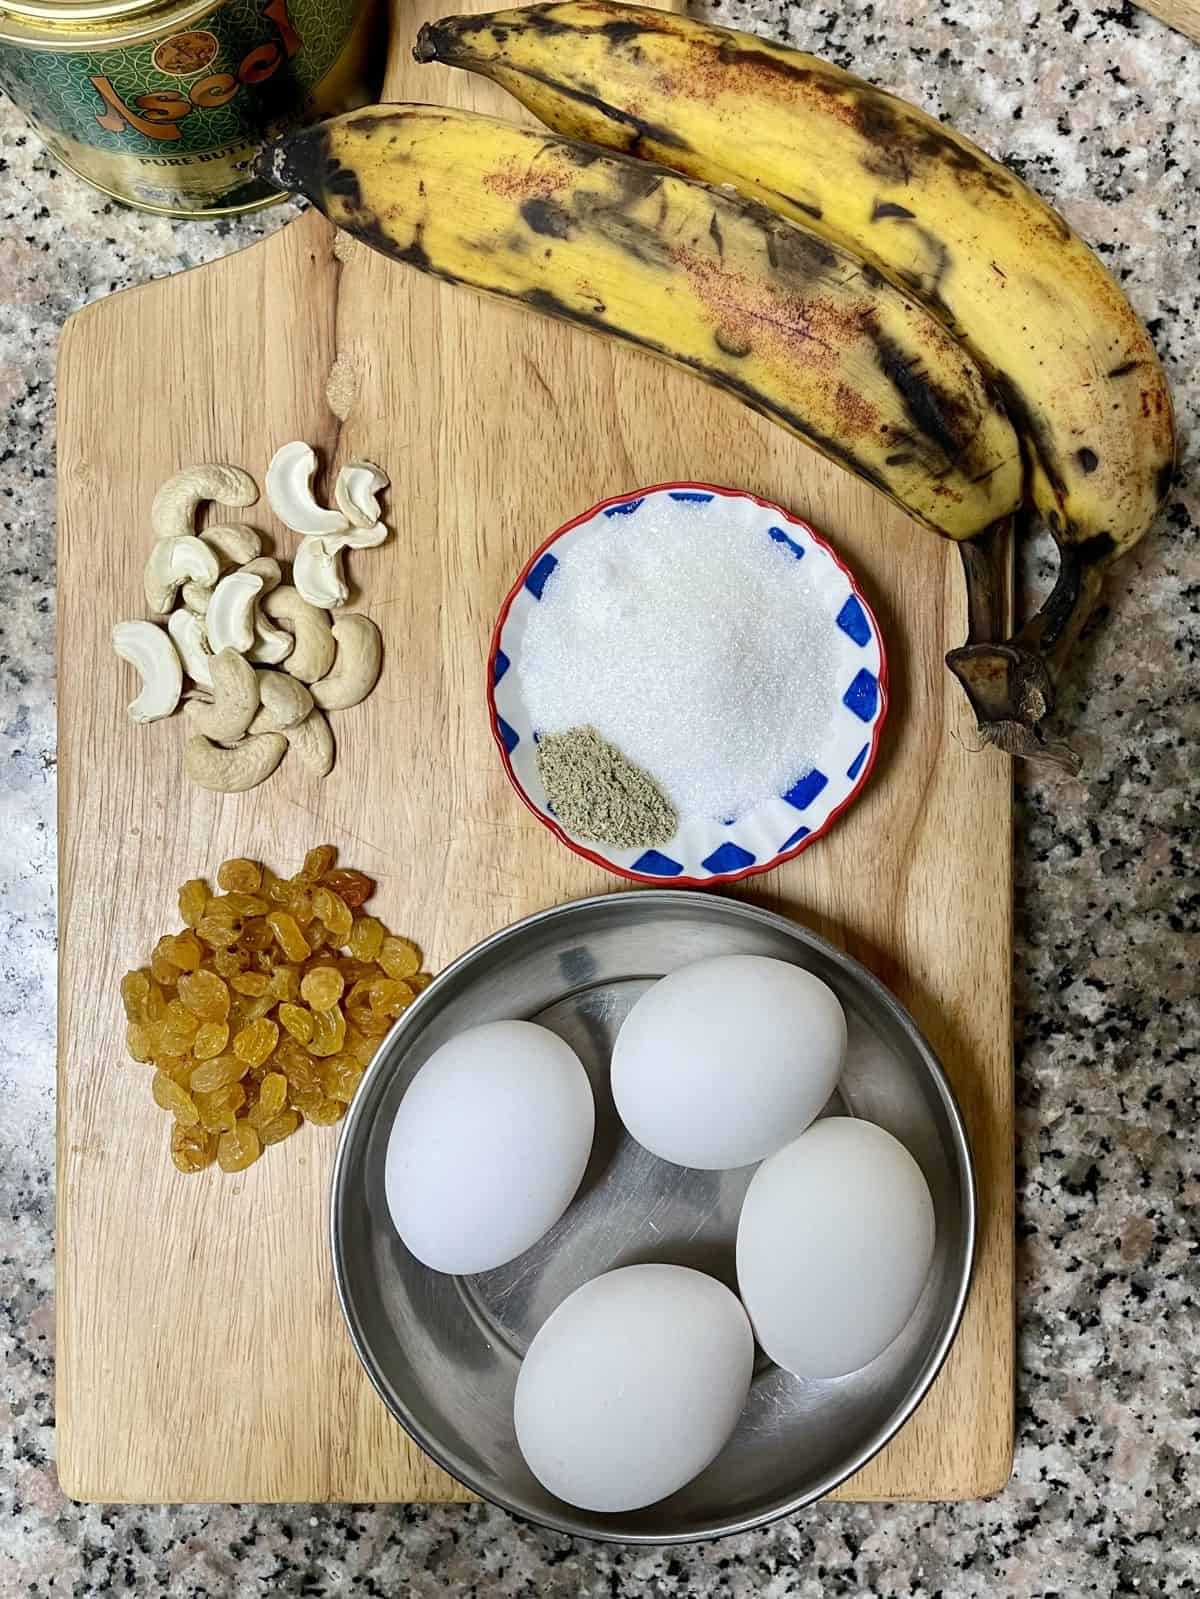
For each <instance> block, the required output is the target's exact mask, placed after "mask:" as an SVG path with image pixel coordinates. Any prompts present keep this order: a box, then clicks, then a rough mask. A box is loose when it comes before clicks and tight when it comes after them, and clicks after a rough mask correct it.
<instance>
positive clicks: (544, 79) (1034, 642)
mask: <svg viewBox="0 0 1200 1599" xmlns="http://www.w3.org/2000/svg"><path fill="white" fill-rule="evenodd" d="M414 53H415V55H416V57H417V59H418V60H419V61H433V60H437V61H442V62H446V63H448V64H449V65H452V66H459V67H465V68H467V69H469V70H471V71H474V72H479V73H482V74H483V75H484V76H486V77H489V78H492V79H494V80H495V81H496V82H497V83H499V84H500V85H502V86H503V87H504V88H505V89H507V90H509V92H510V93H512V94H513V95H515V96H516V98H517V99H518V100H520V101H521V103H522V104H523V105H525V106H527V107H528V108H529V109H530V110H531V111H532V112H533V113H534V114H535V115H536V116H537V117H539V118H540V119H541V120H542V121H543V122H545V123H547V124H548V125H549V126H550V127H551V128H553V129H554V130H555V131H556V132H558V133H562V134H565V135H567V136H569V137H571V138H578V139H586V140H588V141H590V142H591V143H594V144H598V145H603V146H605V147H606V148H609V149H613V150H622V151H627V152H629V153H631V154H633V155H637V156H641V157H647V158H649V159H651V160H654V161H657V162H660V163H662V164H663V165H665V166H668V167H671V168H673V169H675V170H676V171H678V172H682V173H687V174H688V175H690V176H691V177H694V178H699V179H702V180H704V181H706V182H709V183H717V184H731V185H733V186H734V187H735V188H737V189H738V190H740V191H741V192H742V193H743V194H744V195H747V196H749V197H751V198H754V199H757V200H760V201H762V202H763V203H764V204H765V205H767V206H769V207H770V208H771V210H772V211H775V212H776V213H778V214H779V215H781V216H784V217H788V218H790V219H791V220H793V221H794V222H797V223H801V224H803V225H805V226H806V227H807V228H809V229H811V230H813V231H815V232H816V233H818V234H820V235H821V236H822V237H824V238H826V239H827V240H829V241H830V242H831V243H833V244H836V245H838V246H840V247H841V248H843V249H846V250H849V251H850V252H851V253H853V254H854V255H857V256H858V257H860V258H861V259H862V260H864V261H866V262H869V263H870V264H871V265H873V266H874V267H875V268H876V269H877V270H878V271H879V272H881V273H882V274H884V275H885V276H886V277H887V278H888V279H889V280H890V281H891V282H892V283H895V284H898V285H900V286H902V287H904V288H905V289H907V290H908V291H909V292H910V293H912V294H914V295H916V296H917V298H918V299H920V300H921V301H922V303H923V304H925V305H926V306H927V307H928V308H929V309H930V311H931V312H932V313H933V314H934V315H935V316H936V317H937V318H938V319H939V320H940V321H941V322H942V324H943V325H944V326H945V327H946V328H948V329H949V330H950V331H951V332H952V333H953V334H954V335H955V337H956V338H959V339H961V340H962V342H963V343H964V345H965V346H966V348H967V349H969V350H970V352H971V353H972V355H973V356H974V357H975V359H976V360H977V361H978V362H979V364H980V366H981V367H982V368H983V370H984V371H985V372H986V373H987V374H988V376H989V378H990V379H991V381H992V383H993V384H994V386H995V387H996V389H997V390H998V392H999V393H1000V395H1001V397H1002V399H1003V401H1004V404H1005V407H1006V409H1007V411H1008V413H1009V415H1010V416H1011V418H1012V420H1013V424H1014V426H1015V428H1016V431H1017V434H1018V436H1019V437H1020V439H1021V443H1022V448H1023V450H1024V452H1025V455H1026V458H1027V464H1028V473H1029V493H1030V498H1031V499H1032V502H1033V505H1034V506H1035V507H1036V509H1037V510H1038V511H1039V512H1040V513H1041V514H1042V516H1043V517H1044V518H1045V520H1046V522H1047V523H1048V525H1049V528H1050V530H1051V532H1052V533H1053V535H1054V537H1055V540H1056V542H1057V543H1058V546H1059V550H1060V569H1059V576H1058V581H1057V583H1056V584H1055V587H1054V590H1053V592H1052V594H1051V595H1050V596H1049V598H1048V599H1047V601H1046V604H1045V605H1044V606H1043V608H1042V610H1041V611H1040V612H1039V613H1038V614H1037V615H1036V616H1035V617H1034V618H1032V619H1031V621H1030V622H1029V623H1028V624H1027V625H1026V626H1025V628H1023V629H1022V631H1021V632H1020V633H1019V634H1018V635H1017V637H1016V638H1014V639H1012V640H1010V641H1009V642H1008V643H1005V644H1000V643H997V642H995V633H993V634H992V635H991V636H990V637H986V638H981V637H980V629H984V630H986V628H987V627H988V626H989V625H990V624H991V622H992V621H994V619H995V617H996V616H997V615H998V613H999V610H1000V606H999V602H998V595H997V594H996V593H995V592H992V591H991V588H990V585H992V584H994V581H995V579H994V573H993V571H992V568H991V564H990V561H989V559H988V557H987V554H986V552H985V551H982V550H980V551H974V550H971V551H964V560H965V565H966V567H967V576H968V584H969V587H970V588H971V589H972V596H971V602H972V603H971V612H972V619H973V625H972V630H971V640H970V642H969V644H968V646H967V647H966V648H965V649H963V650H957V651H953V652H952V653H951V655H950V657H948V660H949V662H950V665H951V667H952V668H953V670H954V671H955V672H956V673H957V674H958V676H959V677H960V679H961V680H962V681H963V684H964V686H965V688H966V689H967V692H968V694H969V696H970V697H971V700H972V703H973V705H974V707H975V710H976V713H977V715H978V717H979V721H980V725H981V731H983V732H984V733H985V734H987V735H988V736H989V737H990V738H991V739H992V741H993V742H995V743H997V744H999V745H1001V746H1002V747H1004V748H1008V749H1012V750H1013V751H1014V752H1024V753H1032V752H1034V751H1035V750H1036V748H1037V745H1036V740H1035V739H1034V738H1031V736H1030V733H1031V730H1035V729H1036V727H1037V724H1038V722H1039V721H1040V720H1041V718H1042V716H1043V715H1044V714H1045V713H1046V712H1047V711H1048V710H1049V709H1050V708H1051V706H1052V704H1053V697H1054V679H1055V677H1056V675H1057V673H1058V671H1059V669H1060V668H1061V666H1062V664H1063V662H1064V660H1065V658H1066V656H1067V655H1068V654H1069V653H1070V650H1071V648H1072V646H1073V644H1074V642H1075V640H1076V638H1077V637H1078V634H1079V630H1080V628H1081V627H1082V625H1083V623H1084V621H1085V620H1086V617H1087V614H1088V612H1089V611H1090V610H1091V608H1092V606H1093V605H1094V604H1095V601H1096V598H1097V596H1098V594H1099V591H1100V586H1101V582H1102V574H1103V570H1104V568H1105V567H1107V566H1108V565H1109V563H1110V562H1111V561H1113V560H1115V559H1116V557H1117V556H1119V555H1121V554H1123V553H1125V552H1126V551H1127V550H1129V549H1130V548H1131V547H1132V546H1133V545H1134V544H1135V543H1136V542H1137V541H1138V540H1139V539H1140V538H1141V537H1142V535H1143V534H1144V533H1145V532H1146V531H1147V530H1148V528H1149V527H1150V525H1151V523H1152V522H1153V520H1154V517H1155V514H1156V512H1157V510H1158V508H1159V506H1160V504H1161V502H1162V500H1163V497H1164V496H1165V494H1166V492H1167V489H1168V487H1169V485H1170V482H1171V477H1172V473H1173V468H1174V460H1175V431H1174V421H1173V417H1172V412H1171V401H1170V396H1169V394H1168V391H1167V386H1166V380H1165V378H1164V376H1163V372H1162V369H1161V367H1160V365H1159V362H1158V358H1157V356H1156V355H1155V353H1154V349H1153V346H1152V345H1151V342H1150V338H1149V335H1148V334H1147V332H1146V330H1145V328H1144V327H1143V326H1142V324H1141V322H1140V321H1139V320H1138V318H1137V316H1136V314H1135V313H1134V311H1133V309H1132V308H1131V306H1130V305H1129V303H1128V301H1127V300H1126V299H1125V296H1124V295H1123V294H1122V292H1121V290H1120V289H1119V288H1118V286H1117V284H1116V283H1115V282H1114V281H1113V279H1112V278H1111V277H1110V276H1109V275H1108V273H1107V272H1106V271H1105V270H1104V268H1103V266H1101V264H1100V262H1099V261H1098V260H1097V258H1096V257H1095V256H1094V255H1093V254H1092V253H1091V251H1090V250H1089V249H1088V248H1087V246H1086V245H1085V244H1084V243H1083V241H1082V240H1081V239H1080V238H1079V237H1078V236H1077V235H1076V234H1075V233H1073V232H1072V230H1071V229H1070V228H1069V227H1068V226H1067V224H1066V222H1064V221H1063V219H1062V218H1061V217H1060V216H1059V215H1058V213H1057V212H1056V211H1054V210H1052V209H1051V207H1050V206H1048V205H1047V204H1046V203H1045V202H1044V201H1042V200H1040V199H1039V198H1038V197H1037V196H1036V195H1035V194H1033V193H1032V191H1031V190H1029V189H1028V188H1027V187H1026V186H1025V185H1024V184H1023V183H1021V182H1020V180H1019V179H1018V178H1016V177H1015V176H1014V175H1013V174H1012V173H1011V172H1009V171H1007V170H1006V169H1005V168H1004V167H1002V166H1001V165H1000V164H999V163H998V162H996V161H993V160H992V159H991V158H990V157H989V156H987V155H985V154H984V153H983V151H981V150H979V149H977V148H976V146H975V145H973V144H971V143H970V142H969V141H968V140H966V139H964V138H962V137H960V136H959V135H958V134H956V133H954V132H953V131H952V130H950V129H949V128H945V127H943V126H942V125H941V124H940V123H938V122H936V121H935V120H934V119H933V118H932V117H929V116H927V115H926V114H925V113H924V112H923V111H920V110H918V109H917V108H916V107H915V106H912V105H909V104H907V103H906V102H904V101H902V100H898V99H896V98H895V97H893V96H892V95H889V94H886V93H885V92H883V91H882V90H880V89H876V88H874V87H873V86H872V85H871V84H869V83H866V82H864V81H863V80H862V79H861V78H856V77H854V76H852V75H851V74H850V73H848V72H843V71H841V70H840V69H839V68H838V67H834V66H831V65H830V64H829V63H827V62H824V61H820V60H818V59H817V58H816V57H813V56H808V55H802V54H800V53H799V52H798V51H795V50H790V49H786V48H784V47H782V46H779V45H775V44H771V43H768V42H767V41H766V40H763V39H759V38H757V37H755V36H754V35H753V34H748V33H740V32H735V31H732V30H730V29H726V28H718V27H712V26H709V25H706V24H704V23H701V22H695V21H692V20H691V19H689V18H687V17H683V16H676V15H673V14H671V13H668V12H664V11H658V10H654V9H651V8H649V7H643V6H633V5H621V4H616V3H613V0H565V3H562V4H549V5H534V6H527V7H524V8H522V9H519V10H514V11H498V12H494V13H492V14H491V15H476V16H465V17H450V18H447V19H446V20H445V21H442V22H437V23H430V24H427V25H426V26H425V27H423V28H422V29H421V33H420V38H419V41H418V44H417V48H416V50H415V52H414Z"/></svg>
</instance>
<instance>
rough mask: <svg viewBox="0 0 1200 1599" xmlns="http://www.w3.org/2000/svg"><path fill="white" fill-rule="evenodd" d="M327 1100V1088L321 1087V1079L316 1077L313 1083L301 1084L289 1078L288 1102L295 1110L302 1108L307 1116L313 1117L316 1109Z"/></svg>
mask: <svg viewBox="0 0 1200 1599" xmlns="http://www.w3.org/2000/svg"><path fill="white" fill-rule="evenodd" d="M324 1102H325V1090H324V1089H323V1088H322V1087H321V1079H320V1078H319V1077H315V1078H314V1079H313V1081H312V1082H311V1084H305V1085H304V1086H300V1085H299V1084H297V1083H294V1082H292V1080H291V1078H290V1077H289V1078H288V1104H289V1105H290V1106H291V1107H292V1109H293V1110H301V1111H303V1112H304V1114H305V1116H309V1117H311V1115H312V1113H313V1111H314V1109H315V1108H316V1107H317V1106H318V1105H322V1104H324Z"/></svg>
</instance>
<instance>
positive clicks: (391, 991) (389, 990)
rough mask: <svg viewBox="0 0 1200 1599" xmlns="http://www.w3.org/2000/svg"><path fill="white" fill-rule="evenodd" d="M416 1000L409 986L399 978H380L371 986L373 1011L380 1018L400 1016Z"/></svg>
mask: <svg viewBox="0 0 1200 1599" xmlns="http://www.w3.org/2000/svg"><path fill="white" fill-rule="evenodd" d="M414 998H415V996H414V994H413V991H412V989H411V988H410V987H409V986H408V984H407V983H404V982H401V981H400V980H399V979H397V978H392V977H379V978H376V980H375V981H374V982H373V983H372V984H371V1009H372V1010H373V1011H375V1012H377V1013H378V1014H379V1015H380V1016H391V1017H393V1018H394V1017H396V1016H399V1014H400V1012H401V1011H403V1010H407V1008H408V1007H409V1006H410V1005H411V1004H412V1002H413V999H414Z"/></svg>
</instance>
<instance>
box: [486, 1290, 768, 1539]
mask: <svg viewBox="0 0 1200 1599" xmlns="http://www.w3.org/2000/svg"><path fill="white" fill-rule="evenodd" d="M753 1364H754V1337H753V1334H752V1333H751V1331H750V1323H749V1322H748V1321H747V1320H746V1312H745V1311H744V1310H743V1309H742V1307H741V1305H740V1304H739V1303H738V1301H737V1299H736V1298H735V1297H734V1295H733V1294H731V1293H730V1292H729V1290H728V1288H726V1287H725V1286H724V1285H723V1284H722V1283H719V1282H717V1280H716V1278H715V1277H706V1276H705V1275H704V1274H703V1273H702V1272H698V1271H692V1270H690V1269H689V1268H688V1267H686V1266H656V1265H648V1266H622V1267H620V1268H619V1269H618V1270H616V1271H610V1272H605V1273H604V1275H603V1276H602V1277H593V1279H592V1280H591V1282H587V1283H584V1285H583V1287H582V1288H577V1289H576V1290H575V1292H574V1293H573V1294H571V1295H570V1296H569V1297H568V1298H566V1299H564V1300H563V1302H562V1304H561V1305H559V1307H558V1309H557V1310H556V1311H554V1312H553V1314H552V1315H551V1316H550V1317H549V1319H548V1320H547V1321H546V1322H545V1323H544V1324H543V1325H542V1327H541V1328H540V1329H539V1331H538V1333H537V1336H536V1337H535V1338H534V1340H533V1342H532V1343H531V1344H530V1346H529V1353H528V1354H527V1355H526V1356H525V1360H524V1363H523V1364H522V1366H521V1371H520V1374H519V1376H518V1378H517V1391H516V1396H515V1400H514V1405H513V1418H514V1421H515V1423H516V1431H517V1443H518V1444H519V1445H520V1448H521V1453H522V1454H523V1455H524V1457H525V1460H526V1463H527V1464H528V1466H529V1469H530V1471H532V1472H533V1474H534V1476H535V1477H536V1478H537V1479H538V1481H539V1482H540V1483H542V1485H543V1486H544V1487H546V1488H548V1489H549V1490H550V1492H551V1493H552V1494H557V1496H558V1497H559V1498H560V1499H565V1500H566V1501H567V1503H568V1504H571V1505H578V1506H579V1507H580V1508H581V1509H583V1510H601V1511H616V1510H637V1509H640V1508H641V1506H643V1505H651V1504H654V1503H655V1501H656V1500H659V1499H665V1498H666V1496H667V1495H668V1494H672V1493H674V1492H675V1490H676V1489H677V1488H682V1487H683V1485H684V1484H685V1483H687V1482H690V1481H691V1480H692V1478H693V1477H695V1476H697V1475H698V1474H699V1473H700V1472H702V1471H703V1470H704V1468H705V1466H707V1465H708V1464H709V1462H710V1461H711V1460H713V1459H714V1458H715V1456H716V1455H717V1454H718V1453H719V1452H720V1450H721V1449H722V1448H723V1447H724V1445H725V1444H726V1442H727V1441H728V1439H729V1437H730V1434H731V1433H732V1432H733V1429H734V1427H735V1426H736V1425H737V1419H738V1416H739V1415H740V1414H741V1410H742V1406H743V1405H744V1404H745V1402H746V1395H747V1393H748V1392H749V1388H750V1375H751V1370H752V1368H753Z"/></svg>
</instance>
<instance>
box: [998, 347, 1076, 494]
mask: <svg viewBox="0 0 1200 1599" xmlns="http://www.w3.org/2000/svg"><path fill="white" fill-rule="evenodd" d="M991 381H992V386H993V387H994V388H995V390H996V391H997V393H998V394H999V396H1000V399H1001V400H1002V401H1003V403H1004V409H1005V410H1006V411H1007V412H1008V415H1009V420H1010V421H1011V422H1012V424H1013V426H1014V427H1015V428H1016V430H1017V433H1018V435H1019V437H1021V438H1022V439H1024V440H1025V441H1026V442H1027V444H1028V445H1029V448H1030V449H1031V450H1032V452H1033V454H1034V456H1035V457H1036V459H1037V463H1038V465H1039V466H1040V467H1041V469H1042V471H1043V472H1044V473H1045V475H1046V480H1047V482H1048V483H1049V484H1050V487H1051V488H1052V489H1053V490H1054V493H1055V496H1056V498H1057V499H1059V500H1060V501H1062V500H1065V499H1066V480H1065V478H1064V476H1063V470H1062V466H1061V465H1060V463H1059V458H1058V451H1057V449H1056V448H1055V445H1054V439H1053V436H1052V435H1051V433H1050V430H1049V429H1048V428H1047V426H1046V424H1045V423H1044V422H1043V421H1042V419H1041V417H1040V415H1039V414H1038V413H1037V412H1036V411H1035V410H1034V409H1033V407H1032V406H1031V405H1030V403H1029V401H1028V400H1027V399H1026V398H1025V396H1024V394H1022V392H1021V390H1020V389H1018V388H1017V386H1016V384H1015V383H1014V382H1013V381H1012V380H1011V378H1008V377H1006V376H1005V375H1004V373H1002V372H993V373H992V375H991ZM1047 520H1049V518H1047Z"/></svg>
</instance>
